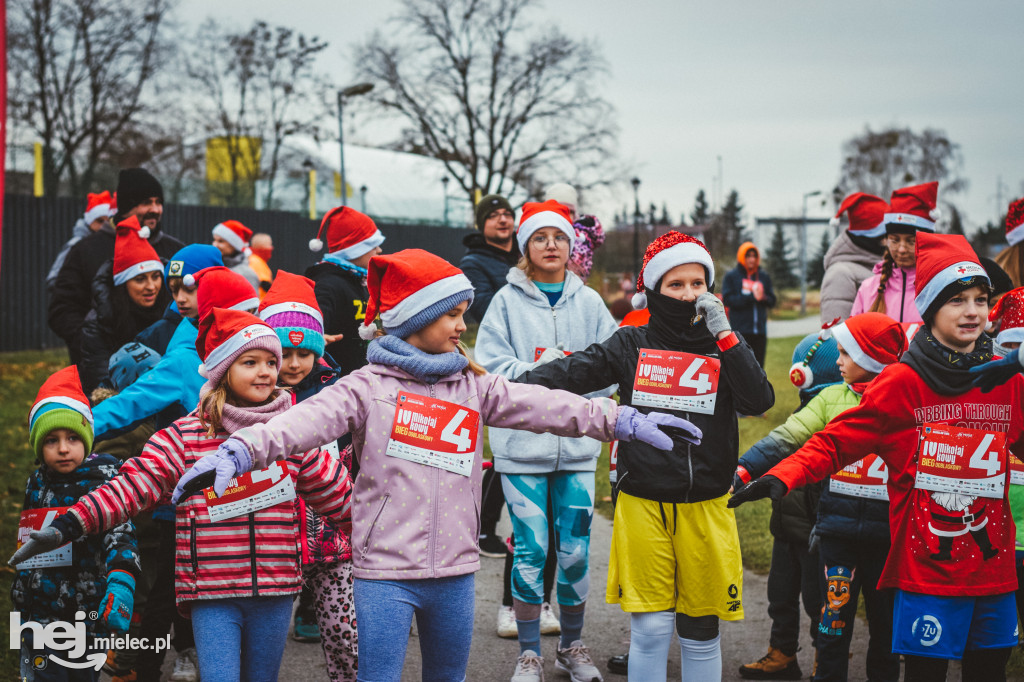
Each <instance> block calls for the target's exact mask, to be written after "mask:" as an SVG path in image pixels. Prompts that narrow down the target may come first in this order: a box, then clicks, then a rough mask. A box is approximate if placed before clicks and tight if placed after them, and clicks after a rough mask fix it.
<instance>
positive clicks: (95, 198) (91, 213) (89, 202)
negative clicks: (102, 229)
mask: <svg viewBox="0 0 1024 682" xmlns="http://www.w3.org/2000/svg"><path fill="white" fill-rule="evenodd" d="M113 203H114V201H113V199H111V198H110V192H100V193H99V194H92V193H91V192H90V193H89V194H88V195H87V196H86V199H85V214H84V215H83V216H82V217H83V218H84V219H85V224H86V225H91V224H92V221H94V220H96V219H97V218H109V217H110V216H111V215H113V214H112V213H111V212H110V208H111V206H112V205H113Z"/></svg>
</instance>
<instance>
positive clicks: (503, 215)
mask: <svg viewBox="0 0 1024 682" xmlns="http://www.w3.org/2000/svg"><path fill="white" fill-rule="evenodd" d="M515 217H516V216H515V214H514V213H512V212H511V211H506V210H505V209H503V208H501V209H498V210H497V211H494V212H493V213H491V214H489V215H488V216H487V219H488V220H492V219H494V218H508V219H509V220H515Z"/></svg>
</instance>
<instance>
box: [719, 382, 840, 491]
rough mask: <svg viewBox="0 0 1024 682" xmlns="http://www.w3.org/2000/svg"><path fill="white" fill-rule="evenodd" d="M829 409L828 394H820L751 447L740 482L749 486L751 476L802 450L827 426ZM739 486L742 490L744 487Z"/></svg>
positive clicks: (740, 470)
mask: <svg viewBox="0 0 1024 682" xmlns="http://www.w3.org/2000/svg"><path fill="white" fill-rule="evenodd" d="M827 408H828V402H827V400H826V399H825V397H824V396H822V395H820V394H819V395H816V396H815V397H814V398H812V399H811V400H810V402H808V403H807V404H806V405H804V407H803V408H802V409H800V410H799V411H797V412H794V413H793V414H792V415H790V417H789V419H787V420H786V421H785V422H783V423H782V424H780V425H779V426H776V427H775V428H774V429H772V431H771V432H770V433H769V434H768V435H767V436H765V437H764V438H762V439H761V440H759V441H757V442H756V443H754V444H753V445H752V446H750V449H749V450H747V451H746V452H745V453H743V456H742V457H740V461H739V463H738V464H737V466H736V475H737V476H738V477H739V479H740V482H742V483H743V484H744V485H746V484H747V483H749V482H750V480H751V479H753V478H758V477H760V476H763V475H764V474H765V473H767V472H768V470H769V469H771V468H772V467H773V466H775V465H776V464H778V463H779V462H781V461H782V460H784V459H785V458H786V457H789V456H790V455H792V454H793V453H794V452H796V451H797V450H799V449H800V446H801V445H803V444H804V443H806V442H807V441H808V440H810V438H811V436H813V435H814V434H815V433H817V432H818V431H821V430H822V429H824V428H825V425H826V424H828V421H829V420H828V415H827V414H826V409H827ZM735 488H736V490H739V489H740V486H735Z"/></svg>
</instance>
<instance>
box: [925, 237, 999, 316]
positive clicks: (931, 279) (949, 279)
mask: <svg viewBox="0 0 1024 682" xmlns="http://www.w3.org/2000/svg"><path fill="white" fill-rule="evenodd" d="M914 244H915V252H916V260H917V278H916V279H915V281H914V288H915V290H916V293H917V297H916V298H915V299H914V304H915V305H916V306H917V312H918V313H919V314H920V315H921V319H922V320H924V321H925V322H929V321H930V320H931V318H932V317H933V316H934V315H935V312H936V311H937V310H938V309H939V308H941V307H942V306H943V304H945V302H946V301H948V300H949V299H950V298H952V297H953V296H955V295H956V294H958V293H959V292H961V291H964V290H965V289H969V288H971V287H973V286H977V285H978V284H984V285H985V286H992V283H991V281H990V280H989V277H988V273H987V272H985V268H983V267H982V266H981V263H980V262H979V261H978V256H977V255H975V253H974V249H972V248H971V245H970V244H969V243H968V242H967V238H966V237H964V236H963V235H962V234H931V233H929V232H919V233H918V234H917V239H916V240H915V242H914Z"/></svg>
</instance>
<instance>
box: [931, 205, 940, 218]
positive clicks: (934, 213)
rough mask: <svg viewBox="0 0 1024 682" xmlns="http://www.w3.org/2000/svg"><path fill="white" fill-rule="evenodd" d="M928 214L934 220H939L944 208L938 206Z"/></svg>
mask: <svg viewBox="0 0 1024 682" xmlns="http://www.w3.org/2000/svg"><path fill="white" fill-rule="evenodd" d="M928 215H929V216H931V219H932V220H938V219H939V218H941V217H942V209H940V208H939V207H938V206H936V207H935V208H933V209H932V210H930V211H928Z"/></svg>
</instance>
